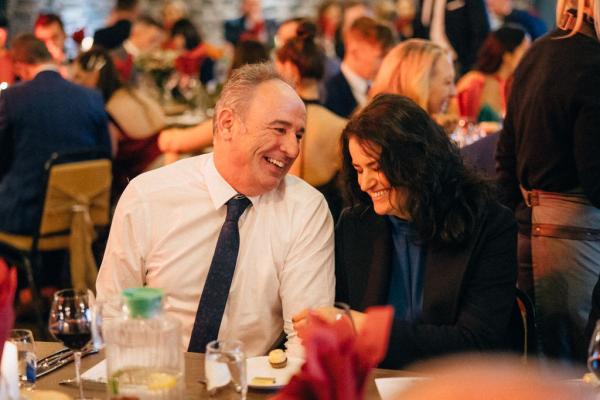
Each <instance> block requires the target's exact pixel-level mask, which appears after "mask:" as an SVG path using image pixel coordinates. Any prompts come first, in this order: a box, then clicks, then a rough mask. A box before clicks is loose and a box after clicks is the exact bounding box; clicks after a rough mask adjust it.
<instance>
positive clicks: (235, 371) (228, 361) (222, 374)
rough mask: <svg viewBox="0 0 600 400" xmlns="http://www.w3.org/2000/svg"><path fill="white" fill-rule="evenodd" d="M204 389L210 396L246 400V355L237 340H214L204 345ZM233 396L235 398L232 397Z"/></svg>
mask: <svg viewBox="0 0 600 400" xmlns="http://www.w3.org/2000/svg"><path fill="white" fill-rule="evenodd" d="M204 360H205V361H204V371H205V372H204V373H205V375H206V387H207V389H208V392H209V394H210V396H211V397H212V396H215V395H217V394H218V395H223V396H224V397H225V398H239V399H241V400H245V399H246V394H247V393H248V383H247V381H246V355H245V354H244V351H243V350H242V343H241V342H240V341H239V340H214V341H212V342H210V343H208V344H207V345H206V353H205V358H204ZM234 396H235V397H234Z"/></svg>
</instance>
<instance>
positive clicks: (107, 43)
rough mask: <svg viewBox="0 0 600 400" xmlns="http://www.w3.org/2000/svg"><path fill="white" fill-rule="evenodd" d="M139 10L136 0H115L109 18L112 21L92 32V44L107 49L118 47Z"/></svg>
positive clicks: (124, 38) (127, 34)
mask: <svg viewBox="0 0 600 400" xmlns="http://www.w3.org/2000/svg"><path fill="white" fill-rule="evenodd" d="M138 11H139V5H138V0H117V3H116V4H115V8H114V9H113V12H112V15H111V20H112V21H114V23H113V24H112V25H110V26H108V27H106V28H102V29H98V30H97V31H96V33H94V44H95V45H98V46H102V47H104V48H105V49H107V50H112V49H114V48H117V47H119V46H120V45H121V44H122V43H123V42H124V41H125V40H126V39H127V38H128V37H129V33H130V32H131V23H132V22H133V21H134V20H135V19H136V17H137V15H138Z"/></svg>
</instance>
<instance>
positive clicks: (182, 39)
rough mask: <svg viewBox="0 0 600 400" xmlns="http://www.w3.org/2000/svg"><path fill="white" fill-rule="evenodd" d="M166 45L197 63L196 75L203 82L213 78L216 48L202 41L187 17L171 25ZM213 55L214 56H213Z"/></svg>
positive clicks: (216, 55) (217, 54) (216, 56)
mask: <svg viewBox="0 0 600 400" xmlns="http://www.w3.org/2000/svg"><path fill="white" fill-rule="evenodd" d="M167 47H168V48H170V49H173V50H176V51H180V52H182V55H181V56H182V57H184V58H187V59H189V60H190V61H191V62H194V63H197V71H198V77H199V79H200V81H201V82H202V83H203V84H206V83H208V82H210V81H212V80H213V79H215V59H214V58H218V57H219V56H220V54H219V52H218V51H217V50H216V48H214V47H212V46H209V45H207V44H206V43H204V42H203V41H202V36H201V35H200V32H198V29H196V26H195V25H194V24H193V23H192V21H190V20H189V19H185V18H182V19H180V20H178V21H176V22H175V23H174V24H173V25H172V26H171V32H170V37H169V40H168V42H167ZM213 57H214V58H213Z"/></svg>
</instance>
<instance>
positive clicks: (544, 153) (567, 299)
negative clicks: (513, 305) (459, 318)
mask: <svg viewBox="0 0 600 400" xmlns="http://www.w3.org/2000/svg"><path fill="white" fill-rule="evenodd" d="M556 7H557V9H556V17H557V20H556V23H557V26H558V27H559V28H558V29H556V30H554V31H553V32H551V33H550V34H548V35H546V36H544V37H542V38H540V39H538V40H536V41H535V42H534V43H533V45H532V46H531V48H530V49H529V51H528V52H527V54H525V56H524V57H523V59H522V60H521V63H520V64H519V66H518V67H517V70H516V71H515V73H514V81H513V84H512V92H511V95H510V98H509V100H508V106H507V113H506V119H505V121H504V129H503V130H502V132H501V134H500V140H499V142H498V149H497V152H496V160H497V162H498V175H499V179H498V181H499V184H500V187H501V189H502V195H503V199H504V201H505V202H506V204H507V205H509V206H510V207H511V208H513V209H514V210H515V213H516V216H517V220H518V221H519V225H520V229H519V266H520V269H519V286H520V287H521V288H522V289H523V290H525V291H527V292H528V293H529V294H530V297H532V298H533V299H534V302H535V306H536V311H537V313H536V317H537V328H538V335H539V336H540V340H541V350H542V353H543V354H544V355H546V356H548V357H553V358H560V359H563V360H566V361H567V362H569V361H568V360H583V359H584V358H585V353H586V348H587V343H586V340H585V337H584V328H585V324H586V322H587V319H588V315H589V313H590V298H591V297H592V290H593V287H594V284H595V282H596V281H597V279H598V275H599V274H600V242H599V241H597V240H595V237H596V235H598V227H599V226H600V180H599V179H598V177H599V176H600V159H599V158H598V153H599V152H600V136H599V135H598V126H600V98H599V97H598V93H600V42H599V38H600V32H599V31H598V30H596V29H597V28H600V1H598V0H593V1H591V0H578V1H576V0H559V1H558V2H557V5H556ZM594 23H595V24H596V27H595V26H594ZM558 60H561V61H560V62H558Z"/></svg>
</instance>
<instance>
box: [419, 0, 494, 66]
mask: <svg viewBox="0 0 600 400" xmlns="http://www.w3.org/2000/svg"><path fill="white" fill-rule="evenodd" d="M422 5H423V2H422V1H419V4H418V9H417V13H416V17H415V19H414V20H413V25H414V32H415V37H420V38H425V39H429V26H424V25H423V24H422V22H421V8H422ZM444 22H445V26H446V36H447V37H448V41H450V44H451V45H452V47H453V48H454V50H455V51H456V54H457V56H458V61H459V63H460V72H461V74H464V73H466V72H467V71H469V70H470V69H471V68H472V66H473V64H474V63H475V59H476V58H477V52H478V51H479V48H480V47H481V44H482V43H483V41H484V40H485V38H486V37H487V35H488V33H489V31H490V23H489V20H488V14H487V11H486V8H485V2H484V0H447V3H446V13H445V19H444Z"/></svg>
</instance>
